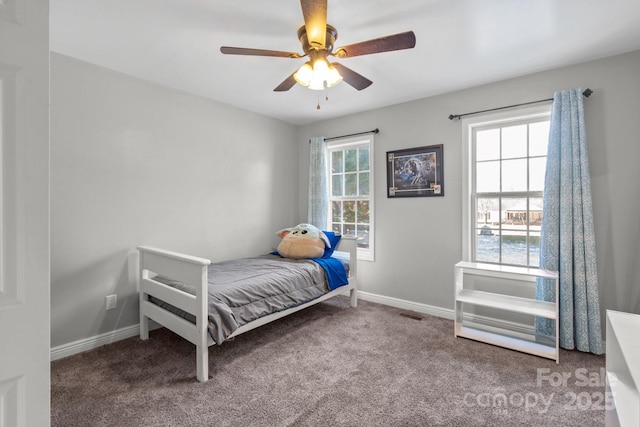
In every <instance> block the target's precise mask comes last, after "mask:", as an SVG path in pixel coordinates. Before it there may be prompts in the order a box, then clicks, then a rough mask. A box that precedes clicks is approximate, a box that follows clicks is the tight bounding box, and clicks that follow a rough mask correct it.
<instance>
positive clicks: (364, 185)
mask: <svg viewBox="0 0 640 427" xmlns="http://www.w3.org/2000/svg"><path fill="white" fill-rule="evenodd" d="M358 178H359V180H360V182H359V183H358V184H359V185H360V191H359V192H358V193H359V195H360V196H368V195H369V172H360V173H359V174H358Z"/></svg>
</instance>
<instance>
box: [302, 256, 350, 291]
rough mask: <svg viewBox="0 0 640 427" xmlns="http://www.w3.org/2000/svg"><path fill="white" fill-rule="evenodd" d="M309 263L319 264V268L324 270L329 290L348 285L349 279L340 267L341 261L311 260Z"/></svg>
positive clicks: (342, 267) (335, 259)
mask: <svg viewBox="0 0 640 427" xmlns="http://www.w3.org/2000/svg"><path fill="white" fill-rule="evenodd" d="M311 261H315V262H317V263H318V264H320V267H322V268H323V269H324V272H325V273H326V274H327V282H328V283H329V289H330V290H334V289H336V288H339V287H340V286H344V285H348V284H349V279H347V272H346V270H345V269H344V265H342V261H340V260H339V259H337V258H312V259H311Z"/></svg>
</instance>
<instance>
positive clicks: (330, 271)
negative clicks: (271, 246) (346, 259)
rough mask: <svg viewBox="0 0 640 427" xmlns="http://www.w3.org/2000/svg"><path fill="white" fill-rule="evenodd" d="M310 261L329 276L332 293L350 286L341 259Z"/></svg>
mask: <svg viewBox="0 0 640 427" xmlns="http://www.w3.org/2000/svg"><path fill="white" fill-rule="evenodd" d="M271 254H272V255H278V256H280V257H282V255H280V254H279V253H278V251H273V252H271ZM283 258H284V257H283ZM310 260H311V261H314V262H316V263H318V264H319V265H320V267H322V269H323V270H324V272H325V274H326V275H327V283H328V284H329V290H331V291H332V290H334V289H337V288H339V287H340V286H344V285H348V284H349V279H347V271H346V270H345V268H344V265H342V261H340V260H339V259H337V258H333V257H327V258H310Z"/></svg>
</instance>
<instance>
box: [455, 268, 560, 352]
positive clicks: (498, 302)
mask: <svg viewBox="0 0 640 427" xmlns="http://www.w3.org/2000/svg"><path fill="white" fill-rule="evenodd" d="M454 272H455V311H456V312H455V336H456V337H464V338H469V339H473V340H477V341H482V342H486V343H489V344H493V345H497V346H501V347H505V348H509V349H511V350H517V351H522V352H525V353H530V354H534V355H536V356H540V357H545V358H547V359H552V360H555V361H556V362H557V363H559V339H558V319H559V315H558V303H557V295H558V273H557V272H552V271H546V270H540V269H537V268H526V267H510V266H502V265H496V264H484V263H477V262H467V261H460V262H459V263H457V264H456V265H455V268H454ZM465 275H472V276H485V277H489V278H496V279H506V280H510V281H516V282H535V281H536V278H538V277H540V278H544V279H550V280H553V281H554V284H555V295H556V300H555V301H553V302H548V301H538V300H535V299H532V298H523V297H519V296H513V295H509V293H508V289H505V293H498V292H485V291H479V290H473V289H467V288H465V286H464V284H465V280H464V278H465ZM464 304H471V305H475V306H482V307H489V308H493V309H498V310H502V311H508V312H513V313H520V314H527V315H532V316H538V317H543V318H546V319H551V320H553V321H554V322H555V329H554V330H555V337H554V341H555V344H554V345H549V344H547V343H542V342H536V341H535V336H534V337H533V340H531V339H527V338H525V337H523V336H522V334H518V333H514V332H513V331H511V330H509V329H507V328H505V329H500V328H495V327H494V328H491V330H485V329H480V328H476V327H473V326H468V325H464V324H463V319H464ZM497 320H498V321H499V319H497Z"/></svg>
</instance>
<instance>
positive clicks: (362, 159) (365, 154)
mask: <svg viewBox="0 0 640 427" xmlns="http://www.w3.org/2000/svg"><path fill="white" fill-rule="evenodd" d="M358 161H359V163H360V164H359V170H361V171H368V170H369V147H366V148H359V149H358Z"/></svg>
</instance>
